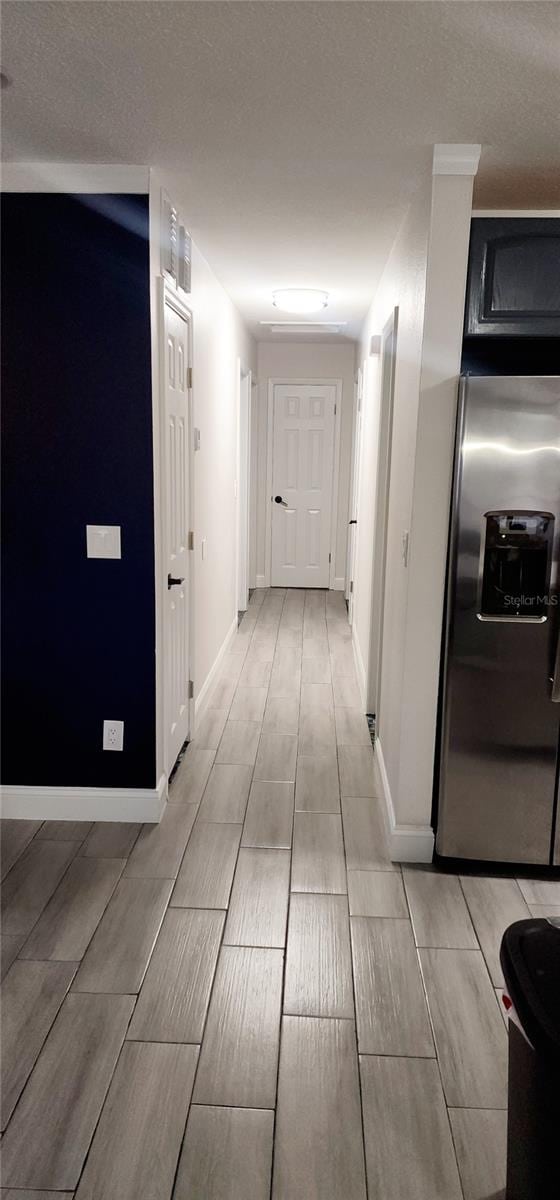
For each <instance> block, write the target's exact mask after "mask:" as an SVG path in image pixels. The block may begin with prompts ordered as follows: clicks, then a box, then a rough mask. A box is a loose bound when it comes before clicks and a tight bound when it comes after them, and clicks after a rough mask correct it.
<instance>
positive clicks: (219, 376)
mask: <svg viewBox="0 0 560 1200" xmlns="http://www.w3.org/2000/svg"><path fill="white" fill-rule="evenodd" d="M162 186H165V188H166V190H167V191H168V193H169V195H170V196H171V198H172V202H173V203H174V204H176V205H177V206H178V208H179V211H180V214H181V219H182V220H183V221H184V222H185V224H186V226H187V228H188V227H189V211H188V203H185V201H184V200H183V198H182V196H181V187H180V181H178V180H176V179H174V178H173V177H172V176H169V175H166V176H164V175H162V174H160V173H159V172H151V183H150V218H151V222H152V224H151V243H152V256H151V257H152V264H151V271H152V305H153V326H154V329H156V328H157V323H158V320H159V308H160V306H161V300H160V298H159V285H160V270H159V251H158V240H159V226H158V222H159V212H160V193H161V187H162ZM179 295H180V296H181V297H182V299H183V301H184V303H185V304H186V306H187V308H189V309H190V311H191V312H192V314H193V406H194V411H193V423H194V425H195V427H196V428H198V429H199V430H200V450H198V451H196V452H195V454H194V481H193V493H194V495H193V513H192V515H191V527H192V528H193V529H194V535H195V539H194V558H193V566H194V644H193V645H192V646H191V670H192V678H193V683H194V701H195V704H194V707H195V712H196V714H197V716H199V715H200V712H201V711H202V709H203V705H204V700H205V699H207V697H208V690H209V688H208V685H209V683H210V681H211V677H212V672H213V669H214V668H215V667H216V663H217V660H218V658H219V655H220V652H221V651H222V650H223V648H224V644H225V642H226V639H227V638H228V636H229V635H230V634H231V632H232V629H233V626H234V624H236V622H237V597H236V538H237V513H236V500H235V475H236V468H237V412H238V394H239V364H240V363H241V365H242V367H243V368H244V369H245V370H250V371H252V372H253V374H255V373H256V367H257V362H256V343H255V341H254V339H253V338H252V337H251V335H250V334H249V332H248V330H247V327H246V326H245V324H244V322H243V320H242V318H241V316H240V315H239V313H238V311H237V309H236V308H235V306H234V304H233V303H232V301H231V300H230V299H229V296H228V295H227V293H226V292H225V291H224V288H223V287H222V286H221V284H220V283H219V281H218V279H217V278H216V276H215V275H214V272H213V271H212V269H211V267H210V266H209V265H208V263H207V262H206V259H205V258H204V257H203V255H202V254H201V252H200V251H199V249H198V247H197V246H196V245H194V244H193V248H192V287H191V292H190V294H189V295H188V296H184V294H183V293H179ZM152 348H153V357H154V363H153V377H154V407H155V408H157V406H158V405H159V404H160V403H161V398H160V387H159V362H158V339H157V336H156V337H154V338H153V342H152ZM158 430H159V418H158V416H157V413H155V414H154V437H155V443H156V444H155V446H154V455H155V460H156V464H157V462H158V455H159V447H158V445H157V435H158ZM156 529H157V525H156ZM203 541H204V542H205V554H204V558H203V557H202V543H203ZM160 542H161V539H160ZM159 550H160V551H161V545H160V546H159ZM157 559H158V551H157V550H156V560H157ZM158 573H159V576H161V564H160V563H159V562H158V561H156V576H157V575H158ZM156 594H157V589H156ZM161 646H162V637H161V613H160V614H159V621H158V646H157V651H156V658H157V673H158V696H159V697H161V688H162V678H161ZM160 709H161V701H160ZM158 763H159V764H163V730H162V728H161V720H159V721H158ZM161 769H163V767H162V766H161Z"/></svg>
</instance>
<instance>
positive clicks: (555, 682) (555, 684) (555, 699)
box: [550, 630, 560, 704]
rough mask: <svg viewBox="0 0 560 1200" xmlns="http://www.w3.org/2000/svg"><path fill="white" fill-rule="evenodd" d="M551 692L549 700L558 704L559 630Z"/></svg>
mask: <svg viewBox="0 0 560 1200" xmlns="http://www.w3.org/2000/svg"><path fill="white" fill-rule="evenodd" d="M550 682H551V683H552V692H551V693H550V699H551V700H552V701H553V702H554V704H560V630H559V631H558V638H557V641H556V659H555V662H554V675H552V676H551V680H550Z"/></svg>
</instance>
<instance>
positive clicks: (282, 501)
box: [274, 496, 288, 508]
mask: <svg viewBox="0 0 560 1200" xmlns="http://www.w3.org/2000/svg"><path fill="white" fill-rule="evenodd" d="M274 503H275V504H283V505H284V508H287V507H288V502H287V500H283V499H282V497H281V496H275V497H274Z"/></svg>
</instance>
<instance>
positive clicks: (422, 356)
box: [353, 146, 480, 860]
mask: <svg viewBox="0 0 560 1200" xmlns="http://www.w3.org/2000/svg"><path fill="white" fill-rule="evenodd" d="M436 150H438V148H436ZM479 150H480V147H469V146H464V147H440V148H439V155H438V154H436V155H435V156H434V172H437V173H435V174H434V176H433V178H428V177H426V179H425V181H424V184H423V186H422V187H421V189H420V190H419V191H418V193H417V195H416V197H415V199H414V201H413V203H412V204H411V207H410V210H409V213H408V215H407V217H406V219H405V221H404V223H403V225H402V227H401V229H400V231H399V234H398V236H397V239H396V241H395V244H394V246H393V250H392V253H391V255H390V257H389V260H388V262H387V265H386V268H385V271H384V273H383V277H382V279H381V283H380V285H379V287H378V290H377V293H376V296H375V299H374V302H373V305H372V307H371V309H370V312H369V314H368V317H367V319H366V322H365V325H364V328H363V331H362V337H361V341H360V350H359V353H360V360H361V361H362V362H363V364H364V370H365V390H364V422H363V428H364V437H363V445H362V471H361V487H360V500H359V508H358V544H357V563H356V572H355V584H354V587H355V622H354V627H353V637H354V646H355V656H356V660H357V667H358V675H359V677H360V684H361V687H362V692H363V696H364V704H365V695H366V689H367V680H368V675H369V667H370V664H369V661H368V655H369V636H370V622H371V574H372V558H373V530H374V521H375V513H374V505H375V484H376V473H377V439H378V423H379V385H380V379H379V359H378V358H368V357H367V355H368V350H369V343H370V338H371V335H372V334H378V333H380V332H381V329H382V327H383V325H384V324H385V323H386V321H387V320H388V318H389V316H390V313H391V310H392V309H393V307H395V306H397V305H398V308H399V322H398V335H397V351H396V371H395V392H394V418H393V441H392V455H391V482H390V490H389V514H388V533H387V565H386V583H385V598H384V627H383V646H382V667H381V688H380V696H379V713H378V729H377V733H378V739H377V748H376V760H377V765H378V769H379V776H380V782H381V786H382V790H383V794H384V798H385V802H386V808H387V816H388V824H389V831H390V834H391V848H392V853H393V857H395V858H402V859H404V860H407V859H408V860H422V859H430V858H431V854H432V848H433V835H432V832H431V828H430V819H431V806H432V787H433V771H434V751H435V739H436V726H437V699H438V686H439V668H440V645H441V629H442V615H443V599H444V588H445V562H446V552H447V529H448V513H449V497H450V484H451V472H452V460H453V430H454V423H455V413H456V399H457V381H458V375H459V370H460V358H461V342H462V329H463V309H464V295H465V283H466V273H467V256H468V240H469V231H470V217H471V204H472V178H473V175H474V173H475V171H476V164H477V162H478V153H479ZM447 152H449V153H447ZM458 158H459V160H460V161H459V164H458V163H457V159H458ZM406 532H408V533H409V556H408V565H405V562H404V559H403V552H402V549H403V534H405V533H406Z"/></svg>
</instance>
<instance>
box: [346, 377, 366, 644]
mask: <svg viewBox="0 0 560 1200" xmlns="http://www.w3.org/2000/svg"><path fill="white" fill-rule="evenodd" d="M362 393H363V387H362V372H361V370H358V377H357V380H356V395H355V406H356V407H355V419H354V445H353V455H352V480H351V485H350V487H351V500H350V519H349V522H348V557H347V569H348V579H347V581H346V586H347V600H348V622H349V624H350V625H353V624H354V575H355V573H356V546H357V540H358V538H357V525H358V499H359V495H360V464H361V458H362Z"/></svg>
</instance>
